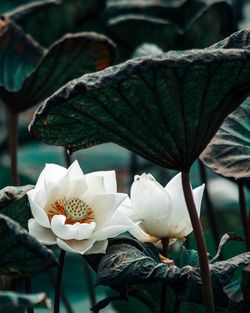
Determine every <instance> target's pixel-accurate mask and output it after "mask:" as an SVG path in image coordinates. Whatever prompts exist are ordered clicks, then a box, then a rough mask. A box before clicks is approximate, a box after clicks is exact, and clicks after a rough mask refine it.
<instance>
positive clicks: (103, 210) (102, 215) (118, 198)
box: [91, 193, 127, 229]
mask: <svg viewBox="0 0 250 313" xmlns="http://www.w3.org/2000/svg"><path fill="white" fill-rule="evenodd" d="M126 197H127V195H126V194H124V193H114V194H101V195H97V196H96V197H95V198H94V199H93V201H92V203H91V207H92V209H93V210H94V212H95V222H96V227H97V228H98V229H99V228H100V227H102V226H103V225H104V224H106V222H107V221H108V220H109V218H110V217H111V216H112V214H113V213H114V211H115V210H116V209H117V208H118V207H119V205H120V204H121V203H122V201H123V200H124V199H125V198H126Z"/></svg>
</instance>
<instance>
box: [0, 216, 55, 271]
mask: <svg viewBox="0 0 250 313" xmlns="http://www.w3.org/2000/svg"><path fill="white" fill-rule="evenodd" d="M0 246H1V250H0V275H1V274H15V275H22V276H26V275H32V274H35V273H37V272H40V271H43V270H45V269H48V268H49V267H51V266H54V265H56V263H57V260H56V257H55V255H54V254H53V253H52V251H51V250H49V249H47V248H46V247H45V246H44V245H42V244H41V243H40V242H39V241H37V240H36V239H35V238H34V237H32V236H30V235H29V234H28V232H27V231H26V230H25V229H24V228H22V227H21V226H20V225H19V224H17V223H16V222H14V221H13V220H11V219H10V218H8V217H6V216H4V215H2V214H0Z"/></svg>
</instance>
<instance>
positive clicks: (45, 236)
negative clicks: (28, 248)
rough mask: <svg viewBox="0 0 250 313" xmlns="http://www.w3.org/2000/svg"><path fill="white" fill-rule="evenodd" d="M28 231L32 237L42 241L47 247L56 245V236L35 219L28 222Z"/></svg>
mask: <svg viewBox="0 0 250 313" xmlns="http://www.w3.org/2000/svg"><path fill="white" fill-rule="evenodd" d="M28 229H29V233H30V235H31V236H33V237H35V238H36V239H37V240H39V241H41V242H42V243H44V244H45V245H54V244H56V236H55V235H54V234H53V233H52V231H51V230H50V229H48V228H45V227H42V226H41V225H40V224H38V223H37V222H36V220H35V219H34V218H31V219H30V220H29V221H28Z"/></svg>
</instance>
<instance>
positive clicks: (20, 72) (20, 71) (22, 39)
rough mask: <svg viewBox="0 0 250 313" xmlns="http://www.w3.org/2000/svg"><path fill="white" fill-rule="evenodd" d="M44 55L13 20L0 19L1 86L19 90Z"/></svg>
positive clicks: (10, 89) (9, 89)
mask: <svg viewBox="0 0 250 313" xmlns="http://www.w3.org/2000/svg"><path fill="white" fill-rule="evenodd" d="M42 56H43V50H42V49H41V47H39V46H38V45H37V43H35V42H34V41H33V40H31V38H29V37H27V36H26V35H25V34H24V32H23V31H22V30H21V29H20V28H19V27H18V26H17V25H15V24H14V23H13V22H11V21H9V20H8V19H4V18H2V19H1V20H0V86H4V87H5V89H6V90H8V91H12V92H13V91H17V90H19V89H20V88H21V87H22V84H23V82H24V80H25V78H26V77H27V76H28V75H29V74H30V73H31V72H32V71H33V70H34V68H35V67H36V65H37V63H38V62H39V61H40V59H41V58H42Z"/></svg>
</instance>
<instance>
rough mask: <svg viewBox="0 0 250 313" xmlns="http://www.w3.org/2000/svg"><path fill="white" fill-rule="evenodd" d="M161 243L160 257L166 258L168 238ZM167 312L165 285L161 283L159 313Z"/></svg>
mask: <svg viewBox="0 0 250 313" xmlns="http://www.w3.org/2000/svg"><path fill="white" fill-rule="evenodd" d="M161 242H162V255H163V256H164V257H166V258H167V256H168V244H169V238H164V239H162V240H161ZM166 312H167V283H166V282H163V283H162V285H161V313H166Z"/></svg>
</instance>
